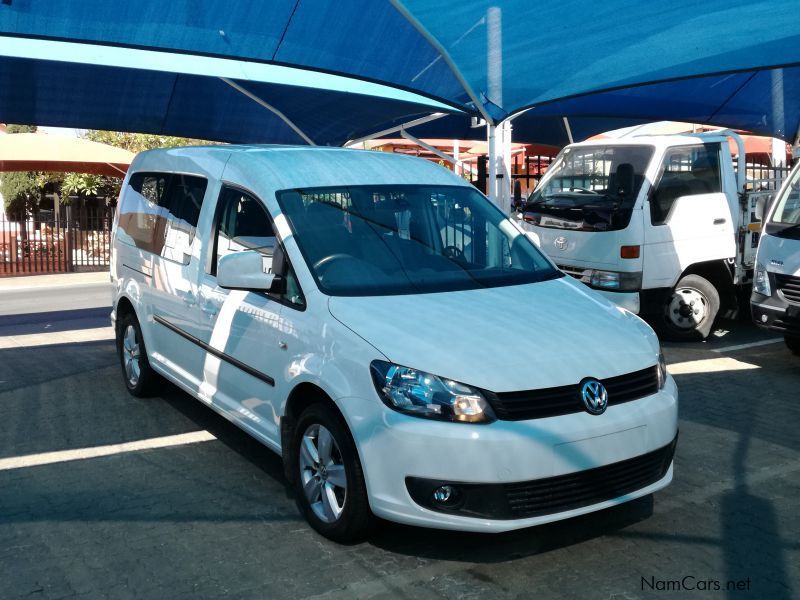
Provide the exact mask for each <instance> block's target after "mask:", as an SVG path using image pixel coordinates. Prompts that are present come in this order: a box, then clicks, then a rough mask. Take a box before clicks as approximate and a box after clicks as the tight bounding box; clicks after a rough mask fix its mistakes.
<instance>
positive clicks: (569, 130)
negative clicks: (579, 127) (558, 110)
mask: <svg viewBox="0 0 800 600" xmlns="http://www.w3.org/2000/svg"><path fill="white" fill-rule="evenodd" d="M561 118H562V119H563V120H564V129H565V130H566V132H567V139H568V140H569V143H570V144H574V143H575V140H574V139H572V128H571V127H570V126H569V119H568V118H567V117H561Z"/></svg>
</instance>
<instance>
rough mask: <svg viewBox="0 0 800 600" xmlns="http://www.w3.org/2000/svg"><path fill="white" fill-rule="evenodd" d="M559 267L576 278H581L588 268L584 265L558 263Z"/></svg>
mask: <svg viewBox="0 0 800 600" xmlns="http://www.w3.org/2000/svg"><path fill="white" fill-rule="evenodd" d="M556 266H557V267H558V268H559V269H561V270H562V271H564V273H566V274H567V275H569V276H571V277H574V278H575V279H580V278H581V277H583V274H584V272H585V271H587V269H584V268H583V267H572V266H570V265H556Z"/></svg>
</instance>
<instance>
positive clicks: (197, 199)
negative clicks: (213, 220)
mask: <svg viewBox="0 0 800 600" xmlns="http://www.w3.org/2000/svg"><path fill="white" fill-rule="evenodd" d="M207 186H208V182H207V181H206V179H204V178H203V177H198V176H196V175H182V174H169V173H135V174H134V175H132V176H131V178H130V181H129V182H128V189H127V190H126V193H125V196H124V198H123V202H122V204H121V206H120V208H119V211H120V214H119V227H118V229H117V239H119V240H120V241H121V242H123V243H126V244H129V245H131V246H135V247H136V248H139V249H141V250H144V251H146V252H151V253H153V254H158V255H159V256H162V257H164V258H166V259H169V260H172V261H176V262H180V263H183V264H188V263H189V260H190V257H191V246H192V243H193V242H194V236H195V232H196V228H197V220H198V218H199V217H200V209H201V207H202V205H203V196H204V195H205V193H206V187H207Z"/></svg>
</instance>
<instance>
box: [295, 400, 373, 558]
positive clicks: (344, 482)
mask: <svg viewBox="0 0 800 600" xmlns="http://www.w3.org/2000/svg"><path fill="white" fill-rule="evenodd" d="M291 450H292V463H293V464H294V465H295V469H297V471H295V473H297V476H296V477H294V486H295V500H296V502H297V506H298V508H299V509H300V512H302V513H303V515H304V516H305V518H306V519H307V520H308V522H309V524H310V525H311V526H312V527H313V528H314V529H315V530H317V531H318V532H319V533H321V534H322V535H324V536H325V537H327V538H330V539H332V540H334V541H337V542H352V541H355V540H359V539H361V538H363V537H364V536H365V535H366V534H367V533H368V531H369V529H370V526H371V524H372V519H373V517H372V512H371V511H370V508H369V501H368V499H367V487H366V484H365V483H364V475H363V473H362V470H361V462H360V461H359V459H358V453H357V451H356V447H355V443H354V442H353V439H352V438H351V437H350V433H349V431H348V430H347V426H346V425H345V423H344V422H343V420H342V419H341V417H340V416H339V415H338V414H336V412H335V411H334V410H333V409H331V408H330V407H328V406H326V405H324V404H313V405H311V406H309V407H308V408H307V409H306V410H305V411H303V413H302V414H301V415H300V418H299V419H298V420H297V426H296V427H295V431H294V438H293V443H292V449H291Z"/></svg>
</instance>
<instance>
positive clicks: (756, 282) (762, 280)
mask: <svg viewBox="0 0 800 600" xmlns="http://www.w3.org/2000/svg"><path fill="white" fill-rule="evenodd" d="M753 291H754V292H756V293H757V294H762V295H764V296H771V295H772V290H770V288H769V273H767V270H766V269H765V268H764V265H762V264H761V263H758V264H757V265H756V273H755V277H753Z"/></svg>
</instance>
